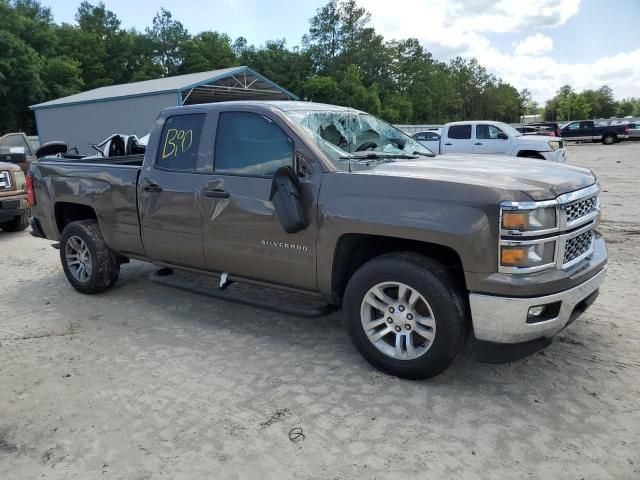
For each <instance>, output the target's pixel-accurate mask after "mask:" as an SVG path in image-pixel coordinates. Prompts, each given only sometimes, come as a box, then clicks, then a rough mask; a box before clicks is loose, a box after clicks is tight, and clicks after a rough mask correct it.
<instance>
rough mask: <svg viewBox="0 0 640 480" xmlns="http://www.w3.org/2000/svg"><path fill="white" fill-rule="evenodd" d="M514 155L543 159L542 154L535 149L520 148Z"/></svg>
mask: <svg viewBox="0 0 640 480" xmlns="http://www.w3.org/2000/svg"><path fill="white" fill-rule="evenodd" d="M516 157H527V158H539V159H542V160H544V156H542V155H541V154H540V153H539V152H536V151H535V150H520V151H519V152H518V155H516Z"/></svg>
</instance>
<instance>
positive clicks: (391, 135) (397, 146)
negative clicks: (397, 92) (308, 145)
mask: <svg viewBox="0 0 640 480" xmlns="http://www.w3.org/2000/svg"><path fill="white" fill-rule="evenodd" d="M286 115H287V116H288V117H289V118H290V119H291V120H293V121H294V122H295V123H297V124H298V125H300V126H302V127H303V128H304V129H305V130H306V131H307V132H308V133H309V134H310V135H311V137H312V138H313V140H314V141H315V142H316V144H317V145H318V146H319V147H320V148H321V149H322V150H323V151H324V152H325V153H326V154H327V155H328V156H329V157H331V159H332V160H333V162H334V163H335V164H336V165H337V166H338V168H340V169H341V170H346V171H350V170H355V169H358V170H360V169H363V168H372V167H375V166H376V165H379V164H380V163H386V162H395V161H397V160H400V159H415V158H419V157H433V156H434V155H435V154H434V153H433V152H432V151H431V150H429V149H428V148H426V147H424V146H423V145H421V144H420V143H418V142H417V141H415V140H414V139H413V138H411V137H410V136H408V135H406V134H405V133H403V132H402V131H400V130H398V129H397V128H395V127H394V126H392V125H390V124H388V123H387V122H384V121H382V120H380V119H379V118H376V117H374V116H373V115H369V114H367V113H362V112H346V111H339V110H333V111H331V110H328V111H320V110H312V111H309V110H305V111H289V112H286Z"/></svg>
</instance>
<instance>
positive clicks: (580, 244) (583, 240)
mask: <svg viewBox="0 0 640 480" xmlns="http://www.w3.org/2000/svg"><path fill="white" fill-rule="evenodd" d="M592 245H593V230H589V231H588V232H584V233H581V234H580V235H578V236H577V237H573V238H570V239H569V240H567V243H566V244H565V247H564V262H563V263H564V264H567V263H569V262H571V261H572V260H575V259H576V258H578V257H579V256H580V255H583V254H585V253H587V252H588V251H590V250H591V248H592Z"/></svg>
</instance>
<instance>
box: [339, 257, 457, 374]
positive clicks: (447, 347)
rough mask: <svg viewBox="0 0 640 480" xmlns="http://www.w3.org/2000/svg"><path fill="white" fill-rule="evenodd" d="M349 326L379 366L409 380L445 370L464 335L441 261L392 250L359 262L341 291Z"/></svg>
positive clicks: (359, 346) (358, 344) (365, 353)
mask: <svg viewBox="0 0 640 480" xmlns="http://www.w3.org/2000/svg"><path fill="white" fill-rule="evenodd" d="M343 307H344V313H345V318H346V326H347V331H348V333H349V337H350V338H351V341H352V342H353V344H354V346H355V347H356V349H357V350H358V351H359V352H360V353H361V354H362V356H363V357H364V358H365V359H366V360H367V361H368V362H369V363H370V364H371V365H373V366H374V367H376V368H377V369H379V370H381V371H383V372H386V373H388V374H391V375H395V376H398V377H402V378H408V379H412V380H418V379H425V378H430V377H434V376H436V375H438V374H439V373H441V372H442V371H444V370H445V369H446V368H447V367H448V366H449V365H450V364H451V362H453V360H454V359H455V358H456V356H457V355H458V353H460V350H461V349H462V346H463V344H464V339H465V325H464V318H465V316H464V306H463V302H462V299H461V297H460V293H459V292H458V290H457V289H456V288H455V286H454V283H453V281H452V280H451V279H450V277H449V272H448V271H447V270H446V268H445V267H444V266H442V265H441V264H440V263H438V262H436V261H434V260H432V259H430V258H427V257H423V256H422V255H417V254H413V253H392V254H386V255H382V256H380V257H378V258H375V259H373V260H371V261H369V262H368V263H366V264H365V265H364V266H362V267H361V268H360V269H359V270H358V271H357V272H356V273H355V274H354V275H353V277H351V279H350V280H349V283H348V285H347V288H346V291H345V295H344V304H343Z"/></svg>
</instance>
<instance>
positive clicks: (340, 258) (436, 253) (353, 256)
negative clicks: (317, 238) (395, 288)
mask: <svg viewBox="0 0 640 480" xmlns="http://www.w3.org/2000/svg"><path fill="white" fill-rule="evenodd" d="M391 252H414V253H419V254H421V255H424V256H426V257H429V258H432V259H434V260H437V261H438V262H440V263H442V264H443V265H444V266H445V267H446V268H447V269H448V270H449V271H450V272H451V277H452V278H453V279H454V281H455V283H456V286H457V287H458V288H460V290H461V291H465V290H466V289H467V287H466V283H465V279H464V270H463V268H462V261H461V260H460V256H459V255H458V254H457V253H456V251H455V250H453V249H452V248H449V247H445V246H443V245H438V244H434V243H428V242H421V241H418V240H407V239H401V238H392V237H385V236H381V235H366V234H346V235H343V236H342V237H340V239H339V240H338V244H337V246H336V253H335V256H334V258H333V272H332V278H331V285H332V292H333V295H334V297H336V300H338V299H341V298H342V296H343V294H344V290H345V288H346V287H347V283H348V282H349V279H350V278H351V276H352V275H353V274H354V273H355V272H356V270H358V269H359V268H360V267H361V266H362V265H364V264H365V263H367V262H368V261H369V260H371V259H373V258H375V257H379V256H380V255H383V254H385V253H391Z"/></svg>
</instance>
